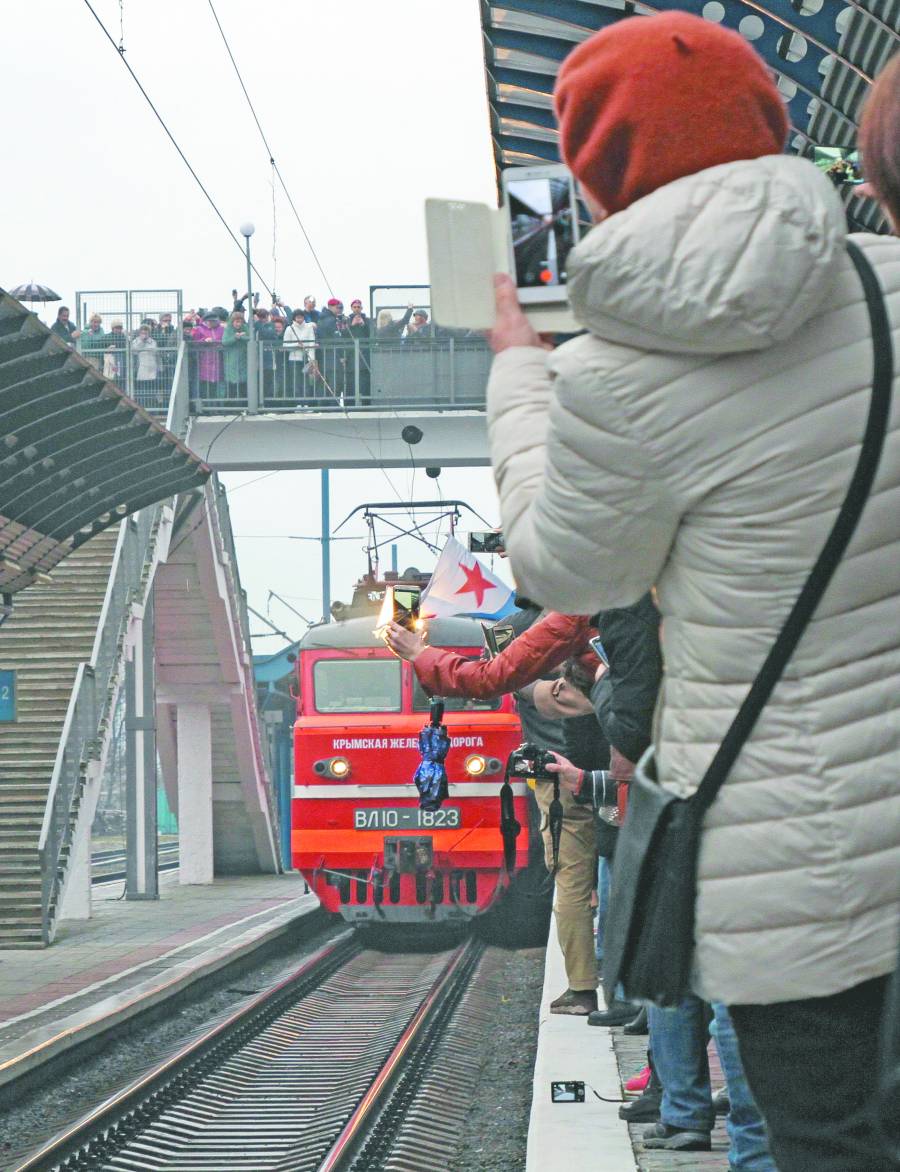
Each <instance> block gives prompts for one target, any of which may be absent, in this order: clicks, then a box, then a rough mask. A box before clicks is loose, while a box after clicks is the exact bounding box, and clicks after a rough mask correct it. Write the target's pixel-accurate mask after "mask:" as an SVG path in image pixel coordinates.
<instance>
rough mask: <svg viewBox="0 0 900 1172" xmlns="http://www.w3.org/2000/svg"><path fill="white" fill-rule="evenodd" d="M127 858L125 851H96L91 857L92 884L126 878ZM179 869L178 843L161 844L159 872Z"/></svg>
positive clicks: (113, 881)
mask: <svg viewBox="0 0 900 1172" xmlns="http://www.w3.org/2000/svg"><path fill="white" fill-rule="evenodd" d="M126 865H127V856H126V854H125V851H124V850H112V851H94V853H93V854H92V855H91V883H92V884H93V885H95V886H96V885H99V884H101V883H115V882H116V881H118V880H123V879H125V877H126V871H125V868H126ZM177 867H178V843H177V842H170V843H161V844H160V847H159V871H160V873H162V872H163V871H174V870H176V869H177Z"/></svg>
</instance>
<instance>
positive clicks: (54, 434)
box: [0, 289, 210, 594]
mask: <svg viewBox="0 0 900 1172" xmlns="http://www.w3.org/2000/svg"><path fill="white" fill-rule="evenodd" d="M209 474H210V470H209V468H208V467H207V466H206V465H205V464H204V463H203V462H202V461H201V460H200V459H199V457H197V456H195V455H194V454H193V452H191V451H190V450H189V449H188V448H186V447H185V445H184V444H183V443H181V441H180V440H178V439H177V438H176V437H175V436H174V435H172V433H171V432H168V431H166V429H165V428H164V427H163V426H162V425H161V424H160V423H158V422H157V421H156V420H154V419H153V418H151V416H149V415H148V414H147V413H146V412H145V411H143V410H142V409H141V408H140V407H139V406H138V405H137V404H136V403H134V402H133V401H132V400H131V399H129V398H128V397H127V395H125V394H124V393H123V392H122V391H120V390H119V389H118V387H116V386H115V385H114V384H113V383H111V382H109V380H108V379H105V378H103V376H102V375H101V374H100V372H99V371H98V370H96V369H95V368H94V367H93V366H91V365H90V363H88V362H86V361H85V360H84V359H83V358H82V357H81V356H80V355H79V354H76V353H74V352H73V351H71V350H70V349H69V348H68V347H67V346H66V344H65V343H64V342H63V341H62V339H60V338H57V337H56V336H55V335H54V334H51V333H50V331H49V330H48V329H47V327H46V326H45V325H43V324H42V323H41V322H40V321H38V319H37V318H36V317H35V316H34V314H33V313H29V312H28V310H26V309H25V308H24V306H22V305H20V303H19V302H18V301H16V300H15V299H14V298H12V297H10V296H9V295H8V294H7V293H5V292H4V291H3V290H2V289H0V593H7V594H12V593H15V592H16V591H17V590H21V589H23V588H24V587H26V586H29V585H31V583H32V582H34V580H35V575H36V574H38V573H47V572H48V571H49V570H51V569H52V568H53V567H54V566H55V565H56V564H57V563H58V562H59V561H61V560H62V559H63V558H64V557H65V556H66V554H68V553H70V552H71V551H72V550H73V549H75V548H77V547H78V546H79V545H81V544H83V543H84V542H85V541H88V540H89V539H90V538H91V537H93V536H94V534H95V533H99V532H100V531H101V530H102V529H105V528H106V527H107V526H109V525H114V524H116V523H117V522H118V521H120V520H121V519H122V517H125V516H127V515H128V514H129V513H133V512H136V511H137V510H138V509H142V508H144V507H145V506H147V505H152V504H155V503H156V502H157V501H160V500H163V499H165V498H166V497H170V496H173V495H174V494H176V493H179V492H184V491H186V490H189V489H191V488H194V487H196V486H197V485H199V484H202V483H203V482H204V481H205V480H206V479H207V477H208V476H209Z"/></svg>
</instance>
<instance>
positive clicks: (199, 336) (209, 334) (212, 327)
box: [191, 313, 225, 399]
mask: <svg viewBox="0 0 900 1172" xmlns="http://www.w3.org/2000/svg"><path fill="white" fill-rule="evenodd" d="M224 332H225V327H224V326H223V325H222V323H221V322H220V321H219V319H218V317H217V316H216V314H214V313H207V314H206V315H205V316H204V318H203V321H201V322H200V324H199V325H197V326H194V328H193V330H191V341H192V342H194V343H195V344H196V346H197V351H198V353H197V367H198V374H199V379H200V398H201V399H217V398H218V397H219V387H220V384H221V381H222V335H223V334H224Z"/></svg>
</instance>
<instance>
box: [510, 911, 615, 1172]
mask: <svg viewBox="0 0 900 1172" xmlns="http://www.w3.org/2000/svg"><path fill="white" fill-rule="evenodd" d="M565 988H566V973H565V968H564V966H563V958H562V953H561V951H560V948H559V941H558V940H557V937H556V921H555V919H554V921H553V922H552V924H551V928H550V939H549V941H548V942H547V967H546V970H545V973H544V994H543V997H542V999H541V1011H540V1023H539V1033H538V1049H537V1057H536V1059H535V1064H534V1089H533V1092H532V1099H531V1122H530V1124H529V1128H528V1154H527V1157H526V1164H525V1168H526V1172H635V1168H636V1167H637V1165H636V1163H635V1159H634V1153H633V1151H632V1147H631V1140H630V1138H629V1136H628V1127H627V1125H626V1124H625V1123H623V1122H622V1120H621V1119H619V1116H618V1110H619V1100H621V1098H622V1094H623V1092H622V1083H621V1081H620V1078H619V1067H618V1065H617V1063H616V1055H615V1052H614V1050H613V1042H612V1033H611V1031H610V1030H605V1029H592V1028H591V1027H590V1026H588V1025H587V1023H586V1022H585V1020H584V1018H583V1017H568V1016H566V1015H564V1014H551V1013H550V1002H551V1001H552V1000H553V999H554V997H557V996H559V994H560V993H562V992H563V990H564V989H565ZM602 996H603V995H602V991H601V993H600V999H601V1004H602ZM573 1079H578V1080H580V1081H582V1082H584V1083H586V1084H587V1085H586V1097H585V1101H584V1102H583V1103H553V1102H551V1099H550V1083H551V1081H557V1080H562V1081H566V1082H568V1081H571V1080H573ZM592 1092H596V1094H594V1093H592ZM596 1095H602V1096H603V1097H604V1099H614V1100H617V1101H616V1102H612V1103H606V1102H602V1101H601V1100H600V1099H598V1098H597V1097H596Z"/></svg>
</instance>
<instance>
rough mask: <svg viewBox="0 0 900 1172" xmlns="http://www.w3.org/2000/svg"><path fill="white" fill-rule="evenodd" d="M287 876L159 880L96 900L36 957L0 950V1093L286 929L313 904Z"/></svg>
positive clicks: (291, 876) (297, 879)
mask: <svg viewBox="0 0 900 1172" xmlns="http://www.w3.org/2000/svg"><path fill="white" fill-rule="evenodd" d="M303 888H304V885H303V880H302V879H301V878H300V877H299V876H298V875H296V874H289V875H253V876H240V877H234V878H227V879H217V880H216V882H215V883H213V884H210V885H208V886H183V887H182V886H178V885H177V884H174V883H166V884H165V885H163V886H162V887H161V890H160V898H159V900H153V901H149V900H148V901H146V902H145V901H136V902H125V901H118V900H114V899H106V900H98V901H96V902H95V904H94V916H93V918H92V919H90V920H83V921H69V922H66V923H63V924H62V925H61V926H60V928H59V932H58V934H57V937H56V940H55V942H54V943H53V944H52V945H51V946H50V947H49V948H47V949H44V950H42V951H34V950H26V949H21V950H18V949H10V950H8V951H0V1088H2V1087H3V1086H5V1085H6V1084H8V1083H10V1082H12V1081H14V1080H15V1079H16V1078H18V1077H20V1076H21V1075H23V1074H25V1073H27V1072H29V1071H32V1070H34V1068H35V1067H37V1066H39V1065H40V1064H41V1063H43V1062H45V1061H47V1060H49V1059H50V1058H54V1057H57V1056H58V1055H59V1054H61V1053H62V1052H64V1051H66V1050H68V1049H70V1048H72V1047H74V1046H77V1045H79V1044H80V1043H81V1042H83V1041H86V1040H87V1039H89V1038H91V1037H94V1036H96V1035H97V1034H98V1033H101V1032H103V1031H104V1030H106V1029H108V1028H109V1027H110V1026H111V1025H115V1024H118V1023H120V1022H122V1021H124V1020H127V1019H128V1018H130V1017H133V1016H135V1015H136V1014H138V1013H141V1012H143V1011H144V1010H146V1009H148V1008H150V1007H151V1006H153V1005H155V1004H157V1003H159V1002H160V1001H163V1000H165V999H166V998H168V997H171V996H173V995H174V994H176V993H178V992H180V991H181V990H182V989H184V988H185V987H186V986H188V985H190V984H192V983H193V982H195V981H197V980H199V979H201V978H203V977H205V976H208V975H209V974H211V973H214V972H216V971H217V970H218V969H220V968H223V967H224V966H226V965H227V964H229V963H231V962H232V961H235V960H237V959H239V958H240V957H242V956H244V955H246V954H247V953H249V952H252V951H253V950H254V949H256V948H259V947H261V946H262V945H263V944H265V943H267V942H269V941H272V940H275V939H276V938H278V937H279V936H282V935H284V934H285V933H288V932H290V931H291V929H292V927H294V926H295V925H296V924H297V921H298V920H299V919H301V918H303V917H304V916H306V915H308V914H309V913H311V912H313V911H315V909H316V908H317V907H318V900H317V899H316V897H315V896H314V895H311V894H309V895H305V894H303Z"/></svg>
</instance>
